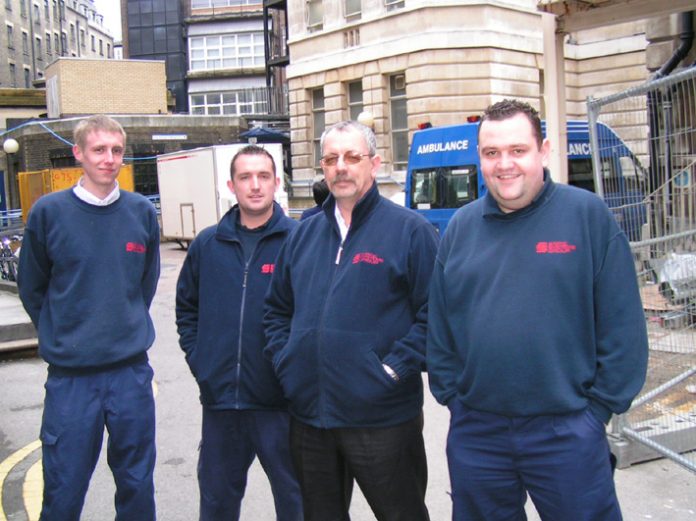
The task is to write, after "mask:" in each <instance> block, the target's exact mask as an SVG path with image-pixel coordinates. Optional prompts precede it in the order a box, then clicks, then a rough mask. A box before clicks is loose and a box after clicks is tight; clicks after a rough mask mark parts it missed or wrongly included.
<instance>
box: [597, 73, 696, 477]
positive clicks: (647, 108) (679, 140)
mask: <svg viewBox="0 0 696 521" xmlns="http://www.w3.org/2000/svg"><path fill="white" fill-rule="evenodd" d="M587 107H588V118H589V122H590V141H591V146H592V161H593V174H594V178H595V187H596V191H597V192H598V193H599V195H600V196H602V197H603V198H604V199H605V201H606V202H607V205H608V206H609V207H610V209H611V210H612V212H613V213H614V215H615V216H616V218H617V220H618V221H619V223H620V224H621V225H622V227H623V228H624V229H638V230H640V233H639V235H638V236H637V237H632V241H631V248H632V251H633V254H634V259H635V263H636V271H637V273H638V281H639V285H640V291H641V297H642V299H643V307H644V309H645V318H646V321H647V327H648V335H649V340H650V361H649V366H648V376H647V381H646V384H645V386H644V388H643V390H642V392H641V394H640V396H639V397H638V398H637V399H636V400H635V401H634V403H633V405H632V407H631V409H630V410H629V411H628V412H627V413H625V414H623V415H620V416H618V417H615V418H614V420H613V421H612V424H611V428H610V432H609V436H610V441H611V445H612V451H613V452H614V454H615V455H616V456H617V459H618V466H619V467H620V468H621V467H627V466H629V465H631V464H633V463H636V462H639V461H645V460H648V459H654V458H658V457H661V456H664V457H667V458H670V459H672V460H673V461H675V462H676V463H678V464H680V465H682V466H683V467H685V468H687V469H688V470H690V471H692V472H694V473H696V67H691V68H690V69H687V70H685V71H683V72H680V73H678V74H673V75H671V76H668V77H665V78H662V79H659V80H652V81H649V82H647V83H645V84H643V85H641V86H638V87H635V88H631V89H629V90H627V91H624V92H621V93H619V94H616V95H612V96H608V97H605V98H602V99H593V98H589V99H588V102H587ZM599 123H603V124H604V125H608V126H609V127H611V128H612V129H613V130H614V131H615V133H616V134H617V135H618V136H619V137H620V139H619V140H618V141H617V143H613V144H612V143H606V140H601V141H600V139H599V136H598V134H599V130H600V127H601V125H599ZM600 142H601V145H602V146H601V147H600V146H599V143H600ZM627 148H628V149H629V150H630V151H631V153H630V154H626V152H625V150H626V149H627ZM619 150H621V151H622V152H618V151H619ZM629 225H630V226H629Z"/></svg>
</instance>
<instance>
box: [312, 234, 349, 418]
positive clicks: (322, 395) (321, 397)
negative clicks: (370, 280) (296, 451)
mask: <svg viewBox="0 0 696 521" xmlns="http://www.w3.org/2000/svg"><path fill="white" fill-rule="evenodd" d="M339 235H340V234H339ZM347 238H348V235H347V234H346V239H347ZM346 239H343V238H342V239H341V243H340V244H339V245H338V251H337V252H336V260H335V261H334V269H333V271H332V273H331V281H330V283H329V286H328V290H327V292H326V299H325V300H324V307H323V308H322V311H321V320H320V321H319V331H323V330H324V320H325V318H326V307H327V304H328V301H329V295H330V294H331V290H332V288H333V284H334V280H335V279H336V273H337V272H338V268H339V266H340V263H341V257H342V256H343V245H344V244H345V242H346ZM321 346H322V338H321V337H317V350H318V351H321ZM318 355H319V353H317V356H318ZM318 375H319V379H320V381H319V389H320V394H319V400H320V404H321V410H322V413H321V415H320V418H321V424H322V426H323V427H324V428H327V426H326V421H325V420H326V416H327V414H326V398H325V392H324V385H323V381H322V380H324V376H323V371H318Z"/></svg>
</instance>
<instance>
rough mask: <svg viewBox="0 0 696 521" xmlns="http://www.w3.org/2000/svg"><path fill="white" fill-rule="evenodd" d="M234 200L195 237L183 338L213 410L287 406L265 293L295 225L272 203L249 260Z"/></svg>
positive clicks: (180, 294) (179, 294)
mask: <svg viewBox="0 0 696 521" xmlns="http://www.w3.org/2000/svg"><path fill="white" fill-rule="evenodd" d="M238 220H239V209H238V207H237V206H234V207H233V208H231V209H230V211H229V212H227V213H226V214H225V215H224V216H223V218H222V219H221V220H220V222H219V223H218V224H217V225H215V226H211V227H209V228H206V229H205V230H203V231H202V232H201V233H200V234H199V235H198V236H197V237H196V239H195V240H194V241H193V242H192V243H191V246H190V247H189V250H188V254H187V255H186V260H185V261H184V265H183V267H182V269H181V273H180V274H179V280H178V282H177V287H176V324H177V327H178V331H179V344H180V345H181V348H182V349H183V350H184V352H185V353H186V361H187V362H188V364H189V367H190V368H191V372H192V373H193V375H194V377H195V378H196V381H197V382H198V386H199V389H200V398H201V403H202V404H203V405H204V406H205V407H207V408H210V409H287V403H286V401H285V399H284V397H283V392H282V390H281V388H280V385H279V383H278V380H277V378H276V377H275V374H274V373H273V368H272V367H271V364H270V363H269V362H268V360H266V359H265V358H264V357H263V348H264V346H265V336H264V332H263V325H262V321H263V299H264V296H265V294H266V290H267V289H268V285H269V283H270V281H271V276H272V274H273V269H274V266H275V259H276V256H277V255H278V251H279V250H280V247H281V245H282V244H283V242H284V241H285V238H286V236H287V235H288V233H289V232H290V230H291V229H292V228H293V227H295V226H296V225H297V223H296V222H295V221H293V220H292V219H290V218H288V217H286V216H285V215H284V214H283V211H282V209H281V208H280V206H278V205H277V204H275V203H274V207H273V216H272V217H271V219H270V221H269V222H268V223H267V224H266V225H265V228H264V230H263V231H260V232H259V233H260V234H261V235H260V238H259V241H258V243H257V245H256V249H255V250H254V252H253V254H252V255H251V257H250V258H249V260H248V262H246V261H245V257H244V252H243V251H242V243H241V242H240V237H239V233H238V230H237V223H238Z"/></svg>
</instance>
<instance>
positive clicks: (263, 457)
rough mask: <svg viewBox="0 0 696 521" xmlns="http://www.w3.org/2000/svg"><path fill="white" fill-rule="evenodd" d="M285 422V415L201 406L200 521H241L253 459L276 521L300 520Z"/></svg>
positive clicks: (279, 412) (300, 511)
mask: <svg viewBox="0 0 696 521" xmlns="http://www.w3.org/2000/svg"><path fill="white" fill-rule="evenodd" d="M289 424H290V416H289V415H288V413H287V412H284V411H252V410H248V411H247V410H245V411H238V410H211V409H206V408H205V407H204V408H203V426H202V435H201V449H200V455H199V458H198V486H199V488H200V496H201V501H200V520H201V521H233V520H237V519H239V511H240V507H241V503H242V498H243V497H244V490H245V489H246V483H247V472H248V470H249V467H250V466H251V464H252V462H253V461H254V457H256V456H258V458H259V462H260V463H261V466H262V467H263V470H264V471H265V472H266V475H267V476H268V480H269V482H270V484H271V490H272V492H273V501H274V502H275V510H276V518H277V519H278V521H302V498H301V496H300V487H299V485H298V484H297V479H296V478H295V472H294V471H293V468H292V461H291V459H290V446H289V443H290V435H289V429H290V427H289Z"/></svg>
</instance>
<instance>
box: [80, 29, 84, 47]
mask: <svg viewBox="0 0 696 521" xmlns="http://www.w3.org/2000/svg"><path fill="white" fill-rule="evenodd" d="M80 45H81V46H82V47H84V46H85V30H84V29H80Z"/></svg>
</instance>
